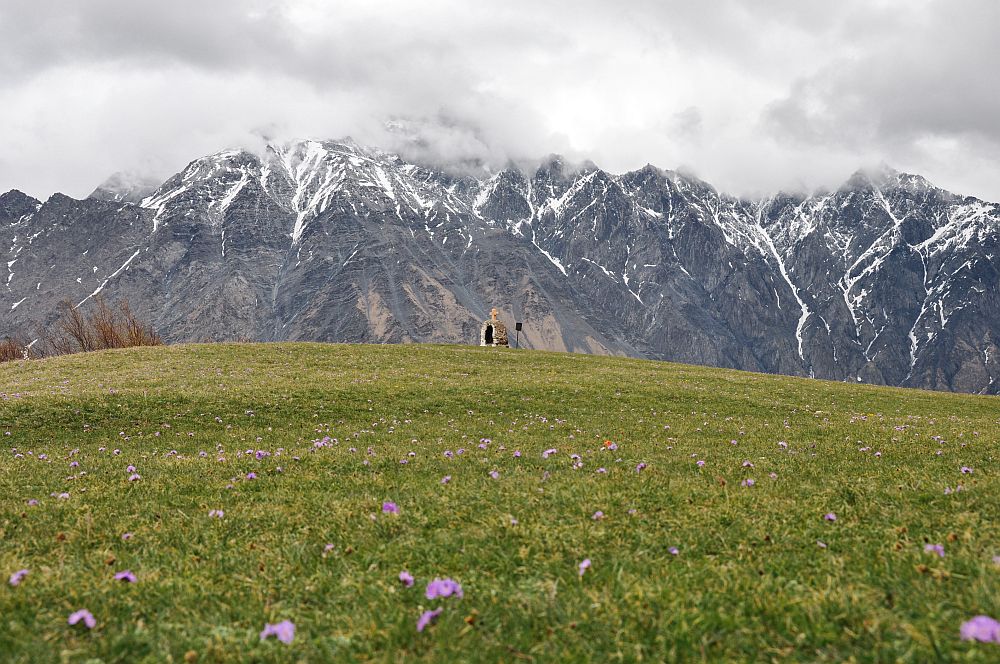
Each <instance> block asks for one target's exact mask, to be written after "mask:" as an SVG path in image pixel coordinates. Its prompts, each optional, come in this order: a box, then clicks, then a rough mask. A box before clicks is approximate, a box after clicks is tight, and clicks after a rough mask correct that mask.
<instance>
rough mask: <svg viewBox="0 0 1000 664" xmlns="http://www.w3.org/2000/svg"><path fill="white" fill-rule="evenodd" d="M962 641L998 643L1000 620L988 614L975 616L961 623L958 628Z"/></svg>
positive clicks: (999, 639) (999, 641) (999, 640)
mask: <svg viewBox="0 0 1000 664" xmlns="http://www.w3.org/2000/svg"><path fill="white" fill-rule="evenodd" d="M959 631H960V633H961V635H962V640H963V641H983V642H984V643H1000V622H997V621H996V620H994V619H993V618H990V617H989V616H976V617H975V618H972V619H971V620H967V621H965V622H964V623H962V627H961V629H960V630H959Z"/></svg>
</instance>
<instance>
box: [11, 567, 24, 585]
mask: <svg viewBox="0 0 1000 664" xmlns="http://www.w3.org/2000/svg"><path fill="white" fill-rule="evenodd" d="M26 576H28V570H26V569H19V570H17V571H16V572H14V573H13V574H11V575H10V579H9V580H8V583H9V584H10V585H12V586H17V585H20V584H21V581H24V577H26Z"/></svg>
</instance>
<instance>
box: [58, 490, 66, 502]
mask: <svg viewBox="0 0 1000 664" xmlns="http://www.w3.org/2000/svg"><path fill="white" fill-rule="evenodd" d="M56 498H58V499H59V500H69V494H68V493H66V492H65V491H63V492H62V493H60V494H58V495H56Z"/></svg>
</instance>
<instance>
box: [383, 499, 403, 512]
mask: <svg viewBox="0 0 1000 664" xmlns="http://www.w3.org/2000/svg"><path fill="white" fill-rule="evenodd" d="M382 511H383V512H384V513H386V514H399V506H397V505H396V503H394V502H391V501H385V502H384V503H382Z"/></svg>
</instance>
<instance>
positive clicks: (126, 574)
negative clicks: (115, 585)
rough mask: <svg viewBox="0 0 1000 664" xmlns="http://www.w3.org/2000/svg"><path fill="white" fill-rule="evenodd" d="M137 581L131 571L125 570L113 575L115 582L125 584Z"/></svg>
mask: <svg viewBox="0 0 1000 664" xmlns="http://www.w3.org/2000/svg"><path fill="white" fill-rule="evenodd" d="M137 580H138V579H136V578H135V574H133V573H132V570H130V569H127V570H124V571H121V572H118V573H117V574H115V581H124V582H126V583H135V582H136V581H137Z"/></svg>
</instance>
